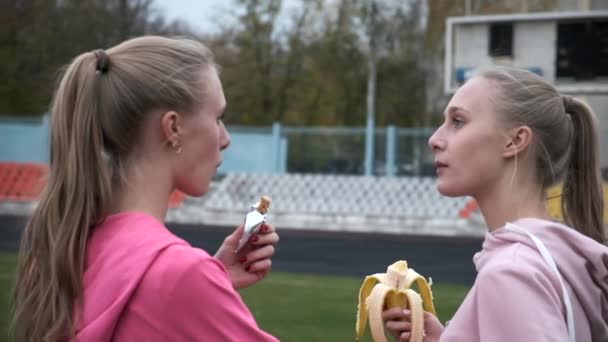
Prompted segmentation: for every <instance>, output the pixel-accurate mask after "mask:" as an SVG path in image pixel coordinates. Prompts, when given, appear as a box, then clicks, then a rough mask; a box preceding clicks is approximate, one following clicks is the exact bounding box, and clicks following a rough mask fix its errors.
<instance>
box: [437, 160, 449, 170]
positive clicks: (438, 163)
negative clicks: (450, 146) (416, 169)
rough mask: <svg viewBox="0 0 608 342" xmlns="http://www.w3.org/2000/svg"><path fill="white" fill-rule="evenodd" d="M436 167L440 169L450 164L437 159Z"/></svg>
mask: <svg viewBox="0 0 608 342" xmlns="http://www.w3.org/2000/svg"><path fill="white" fill-rule="evenodd" d="M435 167H436V168H438V169H440V168H444V167H448V164H446V163H442V162H440V161H436V162H435Z"/></svg>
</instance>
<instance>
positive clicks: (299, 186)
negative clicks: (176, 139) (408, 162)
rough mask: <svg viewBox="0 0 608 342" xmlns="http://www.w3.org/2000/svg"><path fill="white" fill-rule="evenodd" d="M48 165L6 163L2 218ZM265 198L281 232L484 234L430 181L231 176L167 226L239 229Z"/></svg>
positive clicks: (18, 207) (27, 199)
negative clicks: (249, 212) (245, 217)
mask: <svg viewBox="0 0 608 342" xmlns="http://www.w3.org/2000/svg"><path fill="white" fill-rule="evenodd" d="M47 174H48V166H47V165H46V164H44V163H19V162H0V213H1V214H13V215H28V214H29V213H31V211H32V210H33V208H34V206H35V204H36V200H37V199H38V197H39V195H40V191H41V190H42V189H43V187H44V186H45V184H46V178H47ZM261 195H267V196H270V197H271V198H272V205H271V211H270V214H269V219H270V220H271V221H272V222H273V223H275V225H276V226H278V227H281V228H292V229H305V230H306V229H308V230H334V231H335V230H339V231H355V232H376V233H411V234H431V235H432V234H441V235H480V234H481V233H482V232H483V230H482V229H480V228H479V225H478V224H475V223H476V222H474V220H471V219H470V217H469V216H470V214H471V212H472V210H471V205H470V199H467V198H448V197H444V196H441V195H440V194H439V193H438V192H437V190H436V188H435V179H433V178H430V177H364V176H350V175H314V174H251V173H228V174H226V175H225V176H224V177H222V178H221V179H219V180H217V181H215V182H214V184H213V185H212V188H211V190H210V192H209V193H208V194H207V195H206V196H204V197H202V198H189V197H187V196H186V195H184V194H183V193H181V192H177V191H176V192H174V193H173V194H172V195H171V196H170V198H169V208H170V210H169V212H168V214H167V222H177V223H189V224H207V225H221V226H234V225H238V224H239V223H241V222H242V220H243V218H244V215H245V213H246V212H247V211H248V210H249V208H250V206H251V205H252V204H254V203H255V202H257V201H258V200H259V198H260V196H261Z"/></svg>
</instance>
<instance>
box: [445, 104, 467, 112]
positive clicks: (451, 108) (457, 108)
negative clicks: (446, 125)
mask: <svg viewBox="0 0 608 342" xmlns="http://www.w3.org/2000/svg"><path fill="white" fill-rule="evenodd" d="M458 112H462V113H464V114H468V113H470V112H469V111H468V110H466V109H464V108H462V107H456V106H450V107H449V108H448V109H447V110H446V114H447V113H449V114H455V113H458Z"/></svg>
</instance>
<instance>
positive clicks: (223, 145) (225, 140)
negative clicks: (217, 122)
mask: <svg viewBox="0 0 608 342" xmlns="http://www.w3.org/2000/svg"><path fill="white" fill-rule="evenodd" d="M230 142H231V139H230V134H228V130H226V127H224V124H222V131H221V133H220V150H222V151H223V150H225V149H227V148H228V146H230Z"/></svg>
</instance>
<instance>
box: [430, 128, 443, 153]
mask: <svg viewBox="0 0 608 342" xmlns="http://www.w3.org/2000/svg"><path fill="white" fill-rule="evenodd" d="M428 145H429V147H430V148H431V151H433V152H434V153H436V152H438V151H441V150H444V149H445V147H446V141H445V139H444V138H443V137H442V136H441V127H440V128H439V129H437V130H436V131H435V133H433V135H431V137H430V138H429V141H428Z"/></svg>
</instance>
